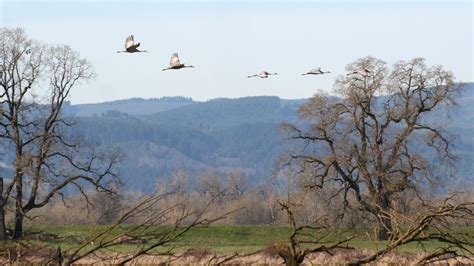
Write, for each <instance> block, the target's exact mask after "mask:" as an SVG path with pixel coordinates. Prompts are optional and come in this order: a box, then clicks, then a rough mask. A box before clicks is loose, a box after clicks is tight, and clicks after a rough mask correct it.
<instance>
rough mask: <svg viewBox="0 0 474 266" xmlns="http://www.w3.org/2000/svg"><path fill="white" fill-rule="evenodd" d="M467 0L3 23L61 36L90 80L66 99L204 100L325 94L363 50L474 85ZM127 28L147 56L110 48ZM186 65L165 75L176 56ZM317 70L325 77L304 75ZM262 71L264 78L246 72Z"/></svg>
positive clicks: (89, 8) (188, 8) (182, 6)
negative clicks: (415, 62)
mask: <svg viewBox="0 0 474 266" xmlns="http://www.w3.org/2000/svg"><path fill="white" fill-rule="evenodd" d="M473 11H474V10H473V2H472V1H389V2H388V1H347V0H346V1H329V0H326V1H150V0H149V1H111V0H109V1H107V0H102V1H92V0H89V1H42V0H39V1H13V0H0V26H2V27H22V28H24V29H25V31H26V33H27V34H28V35H29V36H30V37H31V38H33V39H36V40H40V41H43V42H45V43H48V44H67V45H69V46H71V47H72V48H73V49H74V50H76V51H78V52H79V53H80V54H81V56H82V57H84V58H86V59H88V60H89V61H90V62H91V63H92V65H93V66H94V70H95V72H96V73H97V77H96V78H95V79H94V80H91V81H89V82H87V83H86V84H81V85H80V86H77V87H76V88H75V89H74V90H73V92H72V95H71V101H72V103H73V104H79V103H95V102H103V101H112V100H117V99H127V98H132V97H142V98H159V97H163V96H187V97H192V98H193V99H194V100H199V101H205V100H209V99H213V98H220V97H226V98H237V97H244V96H256V95H276V96H279V97H281V98H285V99H298V98H307V97H310V96H312V95H313V94H314V93H315V92H317V91H318V90H323V91H327V92H330V90H331V88H332V86H333V83H334V81H335V79H336V77H337V76H338V75H341V74H344V69H345V66H346V65H347V64H349V63H351V62H353V61H355V60H356V59H358V58H361V57H365V56H368V55H371V56H375V57H378V58H380V59H382V60H384V61H386V62H387V63H388V64H389V65H391V64H393V63H395V62H396V61H398V60H410V59H411V58H414V57H424V58H426V63H427V64H428V65H443V66H444V67H445V68H446V69H449V70H451V71H452V72H453V73H454V74H455V76H456V78H457V81H465V82H472V81H474V67H473V43H474V40H473V24H474V23H473V13H474V12H473ZM130 34H134V35H135V41H136V42H140V43H141V46H140V48H142V49H145V50H148V51H149V53H139V54H138V53H135V54H125V53H120V54H119V53H116V51H118V50H123V49H124V43H125V38H126V37H127V36H128V35H130ZM174 52H177V53H179V55H180V58H181V61H182V62H184V63H186V64H192V65H194V66H195V67H196V68H194V69H182V70H178V71H164V72H162V71H161V69H162V68H164V67H167V66H168V64H169V59H170V56H171V54H172V53H174ZM314 67H321V68H322V69H323V70H329V71H331V72H332V73H331V74H327V75H322V76H301V74H302V73H304V72H305V71H308V70H309V69H311V68H314ZM261 70H266V71H269V72H278V73H279V74H280V75H279V76H272V77H270V78H268V79H258V78H253V79H249V78H247V75H251V74H254V73H256V72H259V71H261Z"/></svg>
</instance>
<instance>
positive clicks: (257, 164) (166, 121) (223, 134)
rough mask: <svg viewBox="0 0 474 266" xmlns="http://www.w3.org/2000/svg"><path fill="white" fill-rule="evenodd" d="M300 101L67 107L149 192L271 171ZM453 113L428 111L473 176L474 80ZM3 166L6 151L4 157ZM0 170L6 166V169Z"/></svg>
mask: <svg viewBox="0 0 474 266" xmlns="http://www.w3.org/2000/svg"><path fill="white" fill-rule="evenodd" d="M305 101H306V100H305V99H301V100H284V99H280V98H278V97H274V96H261V97H245V98H239V99H214V100H210V101H206V102H196V101H193V100H192V99H190V98H185V97H164V98H160V99H149V100H146V99H141V98H134V99H128V100H120V101H114V102H106V103H98V104H82V105H70V106H68V108H67V113H68V114H69V115H74V116H75V117H76V121H77V126H76V127H75V130H74V134H76V135H77V136H78V137H80V138H84V139H85V140H87V141H88V142H91V143H95V144H98V145H110V146H115V147H118V148H120V149H121V150H122V152H123V154H124V155H125V157H124V159H123V161H122V163H121V164H120V174H121V176H122V180H123V182H124V184H125V185H126V187H127V188H128V189H132V190H139V191H143V192H150V191H152V190H153V189H154V188H155V184H156V182H157V178H165V177H166V176H169V175H170V174H172V173H173V172H175V171H177V170H185V171H187V172H188V173H190V174H194V173H202V172H205V171H208V170H212V171H215V172H217V173H229V172H239V173H241V174H244V175H246V176H247V178H248V181H249V184H255V183H259V182H261V181H262V180H266V179H267V178H269V177H270V176H271V175H272V172H273V171H274V169H275V163H276V161H277V159H278V157H279V155H280V154H281V152H282V151H284V150H285V149H288V148H289V146H288V145H289V144H288V143H287V142H286V141H285V134H283V133H282V132H281V131H280V125H281V124H282V123H283V122H292V123H298V119H297V116H296V112H297V108H298V106H299V105H301V104H302V103H303V102H305ZM458 103H459V106H458V107H457V108H456V109H455V111H454V112H452V113H450V114H449V116H448V114H447V113H444V112H443V113H437V114H433V116H432V119H435V120H436V121H438V122H439V123H443V124H445V125H447V127H448V129H449V132H450V133H451V136H452V137H453V139H454V140H455V141H454V142H453V143H454V147H455V154H457V155H458V156H459V157H458V161H457V165H456V169H455V170H456V171H457V172H455V175H456V176H459V177H461V178H459V179H456V180H454V181H453V182H454V183H456V184H457V185H459V186H463V185H465V183H466V182H472V180H474V178H473V177H472V176H471V175H470V173H472V172H473V171H474V166H473V164H472V162H473V160H474V126H473V124H474V84H472V83H471V84H469V86H467V87H466V89H465V90H464V92H463V93H462V95H461V96H460V97H459V99H458ZM3 161H4V163H3V165H4V166H8V161H9V156H8V155H5V156H4V157H3ZM3 171H9V167H4V168H3Z"/></svg>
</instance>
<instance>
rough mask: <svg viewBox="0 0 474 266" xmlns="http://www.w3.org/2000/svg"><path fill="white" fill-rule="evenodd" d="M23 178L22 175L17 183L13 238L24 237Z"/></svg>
mask: <svg viewBox="0 0 474 266" xmlns="http://www.w3.org/2000/svg"><path fill="white" fill-rule="evenodd" d="M22 199H23V180H22V178H21V176H20V177H19V178H18V182H17V183H16V206H15V230H14V231H13V239H20V238H22V237H23V216H24V215H23V206H22V205H23V200H22Z"/></svg>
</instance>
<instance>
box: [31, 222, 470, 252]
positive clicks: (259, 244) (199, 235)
mask: <svg viewBox="0 0 474 266" xmlns="http://www.w3.org/2000/svg"><path fill="white" fill-rule="evenodd" d="M106 228H107V226H40V225H34V226H30V227H28V228H27V231H26V236H27V238H29V240H26V241H25V243H30V244H41V245H45V246H50V247H53V248H56V247H58V246H60V247H61V249H63V250H67V249H69V248H74V247H78V246H79V245H81V243H87V241H88V239H90V238H91V237H93V236H94V235H96V234H97V233H99V232H102V231H103V230H105V229H106ZM167 228H169V227H165V226H162V227H156V228H155V229H156V230H161V229H163V230H166V229H167ZM126 229H127V227H122V228H118V229H117V230H116V231H114V234H119V233H121V232H124V230H126ZM453 230H456V231H458V232H474V227H465V228H455V229H453ZM35 232H44V233H47V234H48V235H49V236H53V237H52V238H51V239H46V240H45V239H38V238H35V237H33V236H34V235H37V234H35ZM290 234H291V228H290V227H288V226H276V225H273V226H261V225H251V226H245V225H212V226H206V227H196V228H193V229H191V230H190V231H188V232H187V233H186V234H185V235H184V236H182V237H180V238H179V239H177V240H176V241H174V242H172V243H171V244H170V245H169V246H168V247H162V248H158V249H157V251H164V250H168V249H169V248H170V247H173V248H174V250H175V251H178V252H179V251H184V250H186V249H189V248H200V249H203V250H208V251H211V252H215V253H227V252H239V253H249V252H255V251H258V250H262V249H264V248H265V247H267V246H269V245H271V244H272V243H287V242H288V237H289V235H290ZM321 234H322V233H321ZM321 234H319V235H318V234H316V235H315V236H316V237H320V236H321ZM28 236H29V237H28ZM348 236H354V238H353V239H352V240H351V241H350V242H349V243H348V246H350V247H354V248H356V249H366V250H377V249H379V248H382V247H383V246H384V243H383V242H380V241H371V240H369V239H368V234H367V233H366V232H365V231H363V230H359V231H355V230H343V231H340V232H337V233H334V232H333V233H331V234H330V235H329V236H328V237H327V238H325V239H324V241H326V242H331V241H336V240H338V239H342V238H346V237H348ZM443 246H444V244H442V243H439V242H434V241H430V242H424V243H423V245H420V244H419V243H410V244H408V245H405V246H403V247H401V248H399V249H398V251H400V252H408V253H417V252H422V251H423V249H424V248H425V249H426V250H434V249H436V248H439V247H443ZM136 247H137V245H136V244H123V245H118V246H114V247H112V248H110V249H108V251H118V252H131V251H133V250H134V249H136ZM472 250H474V248H473V249H472Z"/></svg>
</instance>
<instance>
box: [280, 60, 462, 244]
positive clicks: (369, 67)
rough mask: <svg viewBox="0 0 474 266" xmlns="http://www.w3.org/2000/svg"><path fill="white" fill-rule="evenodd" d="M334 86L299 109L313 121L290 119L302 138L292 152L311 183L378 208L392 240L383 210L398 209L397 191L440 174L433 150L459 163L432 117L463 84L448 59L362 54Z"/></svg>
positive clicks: (383, 234) (294, 135)
mask: <svg viewBox="0 0 474 266" xmlns="http://www.w3.org/2000/svg"><path fill="white" fill-rule="evenodd" d="M346 70H347V75H343V76H339V77H338V78H337V80H336V82H335V85H334V92H336V93H337V94H338V96H340V97H339V98H336V97H330V96H327V95H325V94H324V93H318V94H316V95H314V96H313V97H312V98H311V99H310V100H309V102H308V103H306V104H304V105H303V106H301V107H300V109H299V115H300V117H301V118H302V119H304V120H306V121H308V122H309V123H310V125H309V126H307V127H305V126H296V125H292V124H286V125H284V126H283V127H284V129H286V130H287V131H288V132H289V135H290V136H289V138H290V139H291V140H294V141H295V142H297V143H301V149H299V148H297V149H296V150H295V151H293V152H291V154H290V156H289V157H290V160H289V165H292V167H294V166H296V168H297V169H298V170H297V172H300V173H301V175H302V176H303V177H304V179H305V185H306V186H307V187H310V188H322V189H324V188H325V187H327V186H328V185H329V186H336V187H338V188H339V189H338V193H339V194H340V195H343V197H342V198H343V201H344V202H345V203H347V204H346V205H349V202H350V201H349V200H348V199H350V198H352V199H354V201H355V202H357V204H358V207H360V208H361V209H362V210H364V211H367V212H369V213H371V214H373V215H374V217H375V218H376V219H377V220H378V223H379V226H378V227H379V230H378V231H379V233H378V238H379V239H381V240H382V239H388V238H389V237H390V233H391V231H392V220H391V218H390V217H389V216H386V215H382V214H383V213H387V212H390V211H391V210H392V209H393V206H392V198H393V197H394V196H395V195H397V193H400V192H403V191H406V190H408V189H414V190H417V189H419V188H420V186H421V185H422V184H425V185H426V184H428V182H429V181H430V178H431V177H432V171H431V170H432V169H433V168H434V166H435V165H434V164H433V163H432V160H431V159H432V158H430V156H431V155H433V154H435V155H437V158H439V161H440V162H451V160H452V159H453V157H452V154H451V152H450V146H451V145H450V140H449V137H448V135H447V134H446V132H445V131H444V130H443V127H442V125H440V123H437V121H433V119H429V118H428V115H429V114H430V113H433V111H436V110H442V109H443V108H449V107H451V106H453V105H455V100H454V97H455V95H456V94H457V93H458V91H459V89H460V85H457V84H456V83H454V76H453V74H452V73H451V72H449V71H446V70H444V69H443V67H441V66H433V67H428V66H426V65H425V62H424V60H423V59H421V58H415V59H412V60H410V61H408V62H405V61H399V62H397V63H395V64H394V65H393V67H392V68H391V69H389V68H388V67H387V65H386V63H385V62H383V61H381V60H379V59H377V58H374V57H365V58H361V59H359V60H357V61H355V62H354V63H351V64H349V65H348V66H347V67H346Z"/></svg>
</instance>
